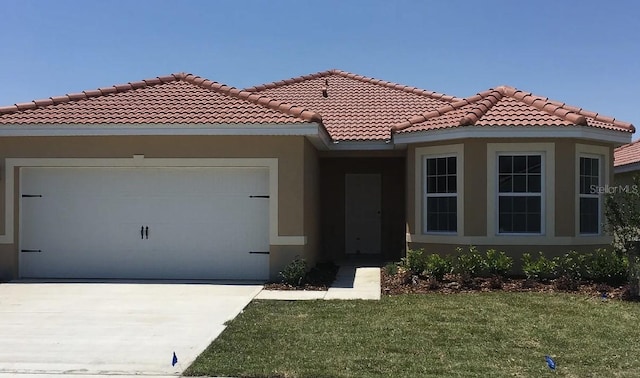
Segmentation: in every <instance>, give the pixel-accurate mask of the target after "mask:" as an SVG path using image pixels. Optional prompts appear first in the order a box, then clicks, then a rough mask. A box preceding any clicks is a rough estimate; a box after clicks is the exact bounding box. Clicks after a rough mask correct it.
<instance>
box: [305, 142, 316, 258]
mask: <svg viewBox="0 0 640 378" xmlns="http://www.w3.org/2000/svg"><path fill="white" fill-rule="evenodd" d="M319 185H320V178H319V161H318V153H317V151H316V149H315V148H314V147H313V145H312V144H311V143H310V142H309V141H308V140H307V141H305V143H304V191H303V192H304V199H303V203H304V235H305V236H306V237H307V244H306V245H305V253H304V254H305V258H306V259H307V261H308V262H309V265H310V266H313V265H315V263H316V262H317V261H318V259H319V256H318V253H319V252H320V249H319V243H320V193H319V192H320V187H319Z"/></svg>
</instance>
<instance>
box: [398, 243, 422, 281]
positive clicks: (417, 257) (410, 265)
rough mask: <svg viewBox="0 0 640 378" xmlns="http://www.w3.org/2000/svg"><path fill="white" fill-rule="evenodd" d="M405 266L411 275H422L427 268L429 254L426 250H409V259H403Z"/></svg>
mask: <svg viewBox="0 0 640 378" xmlns="http://www.w3.org/2000/svg"><path fill="white" fill-rule="evenodd" d="M402 264H403V265H404V267H405V268H407V270H409V272H411V274H415V275H417V274H421V273H422V272H423V271H424V270H425V269H426V267H427V254H426V253H425V252H424V249H422V248H421V249H408V250H407V257H405V258H404V259H402Z"/></svg>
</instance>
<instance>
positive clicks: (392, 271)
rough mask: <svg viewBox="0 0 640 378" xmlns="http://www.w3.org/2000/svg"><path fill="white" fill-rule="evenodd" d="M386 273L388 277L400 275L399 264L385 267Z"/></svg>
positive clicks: (390, 264)
mask: <svg viewBox="0 0 640 378" xmlns="http://www.w3.org/2000/svg"><path fill="white" fill-rule="evenodd" d="M384 273H385V274H386V275H387V276H395V275H396V274H397V273H398V264H396V263H389V264H387V265H385V266H384Z"/></svg>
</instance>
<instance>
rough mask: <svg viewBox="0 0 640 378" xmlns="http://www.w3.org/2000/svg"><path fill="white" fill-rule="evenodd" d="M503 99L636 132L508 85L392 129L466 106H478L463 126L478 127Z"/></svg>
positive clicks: (462, 121) (584, 123)
mask: <svg viewBox="0 0 640 378" xmlns="http://www.w3.org/2000/svg"><path fill="white" fill-rule="evenodd" d="M503 97H509V98H512V99H514V100H516V101H519V102H522V103H524V104H526V105H529V106H531V107H533V108H535V109H538V110H540V111H543V112H545V113H547V114H549V115H552V116H555V117H558V118H560V119H562V120H565V121H567V122H570V123H572V124H574V125H580V126H588V123H587V118H592V119H594V120H596V121H600V122H604V123H609V124H613V125H614V126H617V127H619V128H622V129H627V130H628V131H631V132H635V127H634V126H633V124H631V123H629V122H623V121H619V120H616V119H615V118H612V117H605V116H601V115H599V114H598V113H594V112H589V111H586V110H583V109H582V108H577V107H574V106H569V105H566V104H565V103H562V102H559V101H555V100H550V99H549V98H548V97H541V96H537V95H534V94H533V93H531V92H525V91H522V90H519V89H517V88H515V87H511V86H508V85H500V86H498V87H496V88H491V89H489V90H486V91H484V92H480V93H478V94H476V95H474V96H471V97H468V98H466V99H463V100H461V101H457V102H454V103H452V104H448V105H445V106H443V107H441V108H439V109H436V110H434V111H430V112H426V113H423V114H421V115H418V116H414V117H411V118H409V119H408V120H406V121H404V122H402V123H399V124H396V125H394V126H393V127H392V128H391V129H392V132H395V131H401V130H404V129H406V128H409V127H411V126H413V125H415V124H418V123H422V122H425V121H426V120H428V119H430V118H433V117H437V116H440V115H442V114H444V113H447V112H450V111H452V110H455V109H458V108H460V107H462V106H465V105H472V104H477V106H476V107H474V108H473V109H472V110H470V111H469V112H467V114H466V115H465V116H464V117H462V118H461V119H460V121H459V125H460V126H471V125H473V124H475V123H476V122H477V121H478V120H479V119H480V118H481V117H482V116H483V115H484V114H486V112H487V111H488V110H489V109H490V108H491V107H492V106H494V105H495V104H497V103H498V101H500V100H501V99H502V98H503Z"/></svg>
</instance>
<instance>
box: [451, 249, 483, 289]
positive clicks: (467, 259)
mask: <svg viewBox="0 0 640 378" xmlns="http://www.w3.org/2000/svg"><path fill="white" fill-rule="evenodd" d="M456 252H457V255H456V257H455V258H454V259H453V264H452V265H453V273H456V274H459V275H460V276H461V278H462V280H463V281H466V280H468V279H470V278H474V277H479V276H480V275H482V274H483V273H484V272H486V264H485V260H484V257H483V256H482V254H480V252H478V249H477V248H476V247H474V246H472V245H471V246H469V248H468V249H467V250H465V249H463V248H462V247H457V248H456Z"/></svg>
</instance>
